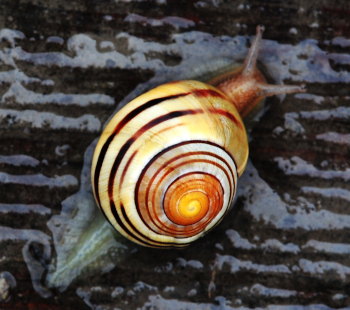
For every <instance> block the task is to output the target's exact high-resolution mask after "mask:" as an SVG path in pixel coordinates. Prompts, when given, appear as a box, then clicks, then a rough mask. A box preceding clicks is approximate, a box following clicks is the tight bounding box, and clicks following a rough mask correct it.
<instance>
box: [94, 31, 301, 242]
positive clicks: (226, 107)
mask: <svg viewBox="0 0 350 310" xmlns="http://www.w3.org/2000/svg"><path fill="white" fill-rule="evenodd" d="M263 32H264V27H262V26H258V27H257V34H256V36H255V38H254V41H253V43H252V46H251V48H250V50H249V53H248V55H247V58H246V60H245V62H244V64H243V65H242V66H241V67H240V68H238V69H236V70H234V71H230V72H227V73H224V74H222V75H219V76H217V77H215V78H214V79H213V80H211V82H210V84H211V85H215V86H216V87H214V86H211V85H208V84H204V83H201V82H196V81H181V82H172V83H168V84H165V85H162V86H159V87H157V88H155V89H153V90H151V91H149V92H147V93H145V94H143V95H142V96H140V97H138V98H136V99H135V100H133V101H131V102H130V103H129V104H128V105H126V106H125V107H124V108H123V109H122V110H120V111H119V112H118V113H117V114H116V115H114V117H113V118H112V120H111V121H110V122H109V124H108V125H107V127H106V129H105V130H104V132H103V133H102V136H101V138H100V140H99V142H98V144H97V147H96V150H95V154H94V158H93V163H92V171H91V176H92V184H93V188H94V193H95V198H96V201H97V203H98V205H99V207H100V209H101V210H102V212H103V214H104V215H105V217H106V218H107V219H108V220H109V221H110V222H111V224H112V225H113V226H114V227H115V228H116V229H117V230H118V231H119V232H120V233H121V234H123V235H124V236H125V237H127V238H129V239H131V240H132V241H135V242H137V243H139V244H141V245H145V246H151V247H182V246H186V245H188V244H189V243H191V242H192V241H194V240H196V239H198V238H199V237H201V236H203V235H204V234H205V233H206V232H208V231H209V230H210V229H212V228H213V227H214V226H215V225H217V224H218V223H219V222H220V220H221V219H222V218H223V216H224V215H225V213H226V212H227V210H228V208H229V206H230V204H231V202H232V200H233V198H234V196H235V192H236V187H237V178H238V177H239V176H240V175H241V174H242V173H243V170H244V168H245V165H246V162H247V157H248V142H247V135H246V131H245V128H244V125H243V122H242V119H241V116H243V117H245V116H247V115H248V113H252V112H254V111H256V110H257V107H258V106H259V102H261V99H262V98H264V97H267V96H272V95H275V94H285V93H295V92H305V91H306V87H305V85H301V86H295V85H268V84H267V83H266V79H265V77H264V76H263V75H262V74H261V72H260V71H259V70H258V69H257V68H256V61H257V57H258V53H259V47H260V43H261V40H262V33H263ZM240 115H241V116H240ZM249 117H251V116H250V115H249V116H248V118H249Z"/></svg>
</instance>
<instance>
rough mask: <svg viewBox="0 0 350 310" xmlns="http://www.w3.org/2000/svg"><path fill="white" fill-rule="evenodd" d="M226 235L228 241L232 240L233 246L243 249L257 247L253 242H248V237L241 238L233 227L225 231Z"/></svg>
mask: <svg viewBox="0 0 350 310" xmlns="http://www.w3.org/2000/svg"><path fill="white" fill-rule="evenodd" d="M226 235H227V236H228V237H229V239H230V241H231V242H232V245H233V246H234V247H235V248H239V249H244V250H252V249H256V248H257V246H256V245H255V244H253V243H251V242H249V240H248V239H245V238H242V237H241V236H240V234H239V233H238V232H237V231H235V230H233V229H228V230H227V231H226Z"/></svg>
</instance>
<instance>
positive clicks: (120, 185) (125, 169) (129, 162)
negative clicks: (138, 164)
mask: <svg viewBox="0 0 350 310" xmlns="http://www.w3.org/2000/svg"><path fill="white" fill-rule="evenodd" d="M137 152H138V150H136V151H135V152H134V153H133V154H132V155H131V157H130V158H129V160H128V162H127V163H126V165H125V168H124V170H123V173H122V177H121V178H120V183H119V189H120V188H121V187H122V184H123V182H124V178H125V174H126V172H127V171H128V168H129V166H130V164H131V162H132V160H133V159H134V157H135V156H136V154H137Z"/></svg>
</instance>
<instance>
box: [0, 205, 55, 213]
mask: <svg viewBox="0 0 350 310" xmlns="http://www.w3.org/2000/svg"><path fill="white" fill-rule="evenodd" d="M31 212H32V213H37V214H40V215H49V214H51V209H49V208H47V207H45V206H43V205H35V204H33V205H26V204H5V203H0V213H5V214H7V213H21V214H26V213H31Z"/></svg>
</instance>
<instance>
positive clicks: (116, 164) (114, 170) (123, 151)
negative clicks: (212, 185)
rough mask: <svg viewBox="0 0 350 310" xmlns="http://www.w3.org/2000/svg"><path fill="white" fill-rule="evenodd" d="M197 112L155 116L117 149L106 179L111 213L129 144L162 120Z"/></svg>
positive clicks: (179, 112)
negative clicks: (115, 182) (120, 168)
mask: <svg viewBox="0 0 350 310" xmlns="http://www.w3.org/2000/svg"><path fill="white" fill-rule="evenodd" d="M198 113H203V111H202V110H181V111H175V112H170V113H168V114H165V115H162V116H159V117H157V118H155V119H154V120H152V121H150V122H149V123H147V124H146V125H144V126H142V127H141V128H140V129H139V130H138V131H137V132H136V133H135V134H134V135H133V136H132V137H131V138H130V139H129V140H128V141H127V142H125V144H124V145H123V146H122V148H121V149H120V150H119V153H118V155H117V157H116V159H115V161H114V163H113V166H112V169H111V173H110V175H109V179H108V196H109V201H110V208H111V212H112V213H113V209H115V205H114V202H113V183H114V179H115V176H116V174H117V171H118V168H119V165H120V163H121V161H122V160H123V158H124V156H125V154H126V152H127V151H128V150H129V148H130V147H131V145H132V144H133V143H134V142H135V141H136V140H137V138H139V137H140V136H141V135H142V134H143V133H144V132H146V131H147V130H149V129H151V128H152V127H154V126H157V125H159V124H161V123H162V122H165V121H167V120H169V119H173V118H177V117H181V116H185V115H193V114H198ZM101 210H102V208H101ZM113 215H116V216H118V214H117V213H116V214H115V213H113ZM116 220H117V221H118V220H120V219H119V217H118V218H116ZM125 220H128V219H127V218H125ZM135 231H137V230H135ZM126 232H127V233H129V231H126ZM134 237H135V236H134ZM143 237H144V238H146V239H147V237H146V236H143ZM135 239H136V238H135Z"/></svg>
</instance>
